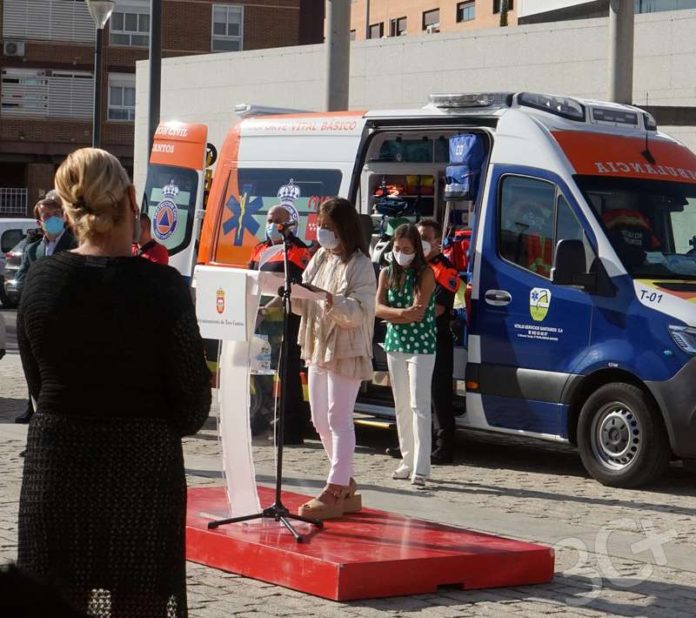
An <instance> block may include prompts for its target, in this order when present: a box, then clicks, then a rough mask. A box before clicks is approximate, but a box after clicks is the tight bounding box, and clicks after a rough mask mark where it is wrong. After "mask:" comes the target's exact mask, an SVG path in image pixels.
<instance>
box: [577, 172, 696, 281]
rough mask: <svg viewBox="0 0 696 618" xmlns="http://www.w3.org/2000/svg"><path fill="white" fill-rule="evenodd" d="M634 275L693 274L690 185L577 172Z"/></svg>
mask: <svg viewBox="0 0 696 618" xmlns="http://www.w3.org/2000/svg"><path fill="white" fill-rule="evenodd" d="M576 181H577V183H578V186H579V187H580V189H581V190H582V192H583V193H584V195H585V197H586V198H587V200H588V202H589V203H590V204H591V205H592V207H593V209H594V211H595V214H596V215H597V218H598V219H599V220H600V221H601V223H602V225H603V226H604V228H605V230H606V233H607V237H608V238H609V241H610V242H611V244H612V246H613V247H614V250H615V251H616V253H617V255H618V256H619V258H620V259H621V261H622V262H623V264H624V266H625V267H626V270H627V271H628V272H629V274H630V275H631V276H632V277H634V278H660V279H665V278H671V279H696V184H692V183H679V182H665V181H656V180H638V179H632V178H616V177H612V178H608V177H598V176H577V177H576Z"/></svg>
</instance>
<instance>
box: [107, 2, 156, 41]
mask: <svg viewBox="0 0 696 618" xmlns="http://www.w3.org/2000/svg"><path fill="white" fill-rule="evenodd" d="M109 42H110V44H111V45H124V46H126V47H147V46H148V45H149V44H150V11H149V9H148V7H147V5H144V4H143V5H142V6H139V5H131V6H121V7H119V6H118V5H116V9H114V12H113V14H112V15H111V19H110V20H109Z"/></svg>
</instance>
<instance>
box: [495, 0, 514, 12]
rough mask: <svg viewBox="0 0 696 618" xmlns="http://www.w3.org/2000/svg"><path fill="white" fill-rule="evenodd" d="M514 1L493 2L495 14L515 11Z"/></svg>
mask: <svg viewBox="0 0 696 618" xmlns="http://www.w3.org/2000/svg"><path fill="white" fill-rule="evenodd" d="M513 8H514V7H513V2H512V0H493V13H500V11H501V10H502V9H507V10H508V11H512V10H513Z"/></svg>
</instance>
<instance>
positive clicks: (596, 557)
mask: <svg viewBox="0 0 696 618" xmlns="http://www.w3.org/2000/svg"><path fill="white" fill-rule="evenodd" d="M25 397H26V386H25V383H24V380H23V377H22V373H21V367H20V363H19V358H18V357H17V355H16V354H8V355H7V356H6V357H5V358H4V359H2V360H1V361H0V461H1V462H2V463H1V464H0V496H1V497H2V501H1V504H0V564H2V563H6V562H10V561H12V560H14V558H15V557H16V532H17V506H18V498H19V488H20V482H21V465H22V460H21V459H20V458H19V451H20V450H21V449H22V448H23V446H24V441H25V439H26V426H20V425H15V424H14V423H12V420H13V418H14V416H16V415H17V414H18V413H20V412H21V411H22V410H23V407H24V404H25ZM460 437H461V438H462V439H461V441H460V445H459V457H458V460H457V464H456V465H453V466H440V467H436V468H434V470H433V482H432V484H431V487H430V489H429V490H428V491H425V492H423V491H411V490H410V488H407V489H405V488H404V484H403V483H399V482H398V481H393V480H391V478H390V473H391V471H392V469H393V467H394V463H395V460H392V459H389V458H387V457H385V456H384V455H382V452H383V449H384V446H386V445H387V444H389V443H390V442H391V441H392V440H393V439H394V436H393V435H387V433H386V432H384V431H375V430H370V431H364V430H361V431H359V434H358V442H359V446H358V449H357V453H356V478H357V479H358V481H359V483H360V485H361V491H362V493H363V500H364V501H365V502H366V503H367V504H368V505H370V506H373V507H375V508H382V509H386V510H392V511H396V512H400V513H403V514H408V515H414V516H417V517H421V518H424V519H430V520H435V521H440V522H444V523H451V524H454V525H460V526H465V527H468V528H471V529H475V530H480V531H485V532H491V533H494V534H499V535H502V536H508V537H512V538H519V539H524V540H529V541H537V542H541V543H545V544H548V545H550V546H554V547H555V549H556V576H555V578H554V581H553V582H552V583H550V584H547V585H539V586H527V587H517V588H505V589H495V590H485V591H463V590H458V589H451V588H447V589H443V590H441V591H439V592H438V593H436V594H427V595H419V596H414V597H399V598H390V599H379V600H367V601H360V602H351V603H334V602H331V601H326V600H323V599H318V598H315V597H310V596H307V595H303V594H301V593H297V592H294V591H291V590H287V589H284V588H280V587H277V586H273V585H271V584H266V583H263V582H258V581H254V580H251V579H246V578H243V577H239V576H236V575H231V574H228V573H223V572H220V571H216V570H213V569H209V568H206V567H203V566H201V565H197V564H193V563H189V564H188V574H189V605H190V614H191V616H192V617H193V618H217V617H222V616H249V617H253V618H261V617H264V616H293V615H296V616H327V617H329V616H339V615H340V616H356V617H367V616H410V615H418V616H427V617H430V616H432V617H433V618H435V617H442V618H446V617H455V616H474V615H476V616H507V615H512V614H515V615H518V616H547V615H557V616H603V615H612V616H614V615H615V616H649V617H653V616H655V617H657V616H659V617H660V618H663V617H686V616H695V615H696V551H695V550H696V546H695V543H696V542H695V540H694V539H696V518H694V515H695V514H696V487H695V484H694V480H696V477H695V476H694V474H693V473H691V472H688V471H686V470H684V469H683V468H681V467H680V466H678V465H674V466H673V467H672V468H671V469H670V471H669V472H668V474H667V475H666V477H665V478H664V479H663V480H662V481H661V482H660V483H659V484H658V485H656V486H654V487H651V488H649V489H646V490H617V489H611V488H607V487H604V486H602V485H600V484H598V483H596V482H595V481H593V480H591V479H589V478H588V477H587V475H586V474H585V472H584V470H583V468H582V465H581V464H580V460H579V457H578V456H577V455H576V454H575V453H574V452H573V451H572V450H570V449H567V448H560V447H556V446H549V445H547V444H544V443H526V444H519V443H514V442H511V441H509V440H503V439H498V438H495V439H494V438H483V437H479V436H474V435H468V434H467V435H462V436H460ZM258 442H259V443H258V444H256V446H255V451H256V462H257V472H258V476H259V480H260V481H261V482H265V483H271V482H272V472H273V469H274V468H273V462H274V459H273V450H272V447H271V445H270V443H268V441H266V440H258ZM184 448H185V453H186V466H187V476H188V480H189V484H190V485H203V484H220V483H221V478H220V473H219V464H218V448H219V445H218V441H217V433H216V429H215V419H210V420H209V422H208V424H207V425H206V428H205V429H204V430H203V431H201V432H200V433H199V434H198V435H197V436H195V437H192V438H187V439H186V440H185V441H184ZM325 468H326V465H325V461H324V457H323V452H322V450H321V447H320V445H319V442H318V441H316V440H309V441H308V442H307V443H306V445H305V446H302V447H291V448H288V449H286V451H285V487H286V488H287V489H290V490H295V491H299V492H301V493H307V494H310V495H311V494H312V493H315V492H316V491H317V489H318V488H319V487H320V486H321V485H322V478H321V474H322V473H323V471H324V470H325ZM407 487H410V486H407Z"/></svg>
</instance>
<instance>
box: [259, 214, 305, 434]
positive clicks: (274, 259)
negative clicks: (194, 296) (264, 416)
mask: <svg viewBox="0 0 696 618" xmlns="http://www.w3.org/2000/svg"><path fill="white" fill-rule="evenodd" d="M291 221H292V217H291V215H290V211H289V210H288V209H287V208H285V207H284V206H282V205H280V204H278V205H276V206H273V207H272V208H271V209H270V210H269V211H268V216H267V218H266V240H265V241H263V242H261V243H259V244H258V245H256V247H254V251H253V253H252V255H251V260H250V262H249V268H250V269H252V270H263V271H269V272H278V273H282V272H284V265H283V251H275V252H274V251H273V250H272V247H274V246H279V245H281V244H282V242H283V238H284V236H283V235H284V234H287V235H288V240H289V248H288V268H289V269H290V273H289V275H290V280H291V281H302V272H303V271H304V269H305V267H306V266H307V264H308V263H309V258H310V255H309V249H308V248H307V245H305V244H304V243H303V242H302V241H301V240H300V239H299V238H297V236H295V235H294V234H293V233H292V231H291V229H292V227H286V226H288V224H290V223H291ZM267 251H268V253H267V254H266V255H264V253H265V252H267ZM272 306H277V307H282V301H281V300H280V298H279V297H276V298H274V299H273V300H271V301H270V302H269V303H268V304H267V305H266V306H265V307H264V308H263V309H261V315H262V316H264V315H265V314H266V312H267V311H268V309H269V308H270V307H272ZM288 320H289V324H288V328H289V330H290V340H289V341H288V362H287V379H288V384H287V391H286V397H287V402H286V403H287V405H286V407H285V439H284V441H283V443H284V444H302V443H303V442H304V440H303V434H304V431H305V428H306V426H307V418H308V417H309V412H308V409H307V404H306V403H305V401H304V397H303V396H302V382H301V380H300V371H301V368H302V367H301V360H300V347H299V346H298V345H297V334H298V331H299V328H300V317H299V316H297V315H295V314H290V315H289V316H288Z"/></svg>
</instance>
